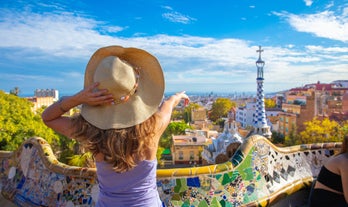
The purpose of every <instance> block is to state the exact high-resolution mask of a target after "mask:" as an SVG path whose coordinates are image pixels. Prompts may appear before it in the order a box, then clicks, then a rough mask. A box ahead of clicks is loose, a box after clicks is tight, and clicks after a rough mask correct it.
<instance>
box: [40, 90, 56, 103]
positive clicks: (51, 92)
mask: <svg viewBox="0 0 348 207" xmlns="http://www.w3.org/2000/svg"><path fill="white" fill-rule="evenodd" d="M34 96H35V97H53V101H58V100H59V92H58V90H55V89H36V90H35V91H34Z"/></svg>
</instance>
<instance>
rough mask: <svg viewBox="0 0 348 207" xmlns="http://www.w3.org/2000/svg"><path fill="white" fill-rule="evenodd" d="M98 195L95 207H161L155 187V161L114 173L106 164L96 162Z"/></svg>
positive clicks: (142, 162)
mask: <svg viewBox="0 0 348 207" xmlns="http://www.w3.org/2000/svg"><path fill="white" fill-rule="evenodd" d="M96 166H97V176H98V183H99V188H100V195H99V200H98V203H97V206H144V207H146V206H149V207H150V206H151V207H152V206H161V201H160V198H159V195H158V191H157V186H156V169H157V160H156V159H155V160H144V161H141V162H140V163H139V164H138V165H137V166H136V167H135V168H133V169H132V170H129V171H127V172H123V173H116V172H115V171H113V169H112V166H111V165H110V164H107V163H106V162H96Z"/></svg>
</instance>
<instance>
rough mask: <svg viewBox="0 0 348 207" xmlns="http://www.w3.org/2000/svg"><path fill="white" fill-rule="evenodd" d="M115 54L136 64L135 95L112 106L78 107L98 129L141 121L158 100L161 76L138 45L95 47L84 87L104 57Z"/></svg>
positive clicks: (118, 127) (129, 125)
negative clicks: (132, 46) (137, 71)
mask: <svg viewBox="0 0 348 207" xmlns="http://www.w3.org/2000/svg"><path fill="white" fill-rule="evenodd" d="M108 56H116V57H119V58H120V59H122V60H124V61H126V62H127V63H129V64H130V65H132V66H133V67H139V68H140V70H139V73H140V77H139V83H138V88H137V91H136V93H135V94H133V95H132V96H130V97H129V99H128V100H127V102H124V103H120V104H115V105H111V104H110V105H100V106H89V105H86V104H84V105H83V106H82V110H81V115H82V116H83V118H84V119H85V120H86V121H88V122H89V123H91V124H92V125H94V126H96V127H98V128H100V129H112V128H114V129H120V128H127V127H131V126H134V125H137V124H140V123H142V122H144V121H145V120H146V119H148V118H149V117H150V116H152V115H153V114H154V113H155V112H156V111H157V110H158V106H159V104H160V103H161V101H162V98H163V94H164V88H165V83H164V75H163V71H162V68H161V66H160V64H159V62H158V60H157V59H156V58H155V57H154V56H153V55H151V54H149V53H148V52H146V51H144V50H141V49H138V48H124V47H121V46H108V47H103V48H100V49H98V50H97V51H96V52H95V53H94V54H93V55H92V57H91V59H90V60H89V62H88V64H87V67H86V71H85V80H84V88H86V87H88V86H90V85H92V84H93V83H94V80H93V77H94V73H95V71H96V69H97V67H98V65H99V63H100V62H101V60H103V59H104V58H106V57H108Z"/></svg>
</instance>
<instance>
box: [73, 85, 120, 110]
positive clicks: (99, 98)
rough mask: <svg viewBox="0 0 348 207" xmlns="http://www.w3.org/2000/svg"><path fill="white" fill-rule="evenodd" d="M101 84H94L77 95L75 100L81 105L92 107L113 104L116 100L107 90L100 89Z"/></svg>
mask: <svg viewBox="0 0 348 207" xmlns="http://www.w3.org/2000/svg"><path fill="white" fill-rule="evenodd" d="M98 85H99V83H98V82H96V83H93V84H92V85H90V86H88V87H86V88H85V89H83V90H81V91H80V92H79V93H77V94H76V96H75V98H76V99H77V101H79V102H80V103H81V104H88V105H90V106H97V105H104V104H113V103H114V98H113V97H112V94H111V93H109V92H108V90H107V89H98V88H97V87H98Z"/></svg>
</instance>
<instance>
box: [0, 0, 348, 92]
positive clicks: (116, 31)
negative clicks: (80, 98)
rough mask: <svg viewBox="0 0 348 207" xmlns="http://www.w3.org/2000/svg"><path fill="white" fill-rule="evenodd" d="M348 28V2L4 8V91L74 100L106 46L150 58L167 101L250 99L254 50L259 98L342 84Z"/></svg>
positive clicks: (252, 0)
mask: <svg viewBox="0 0 348 207" xmlns="http://www.w3.org/2000/svg"><path fill="white" fill-rule="evenodd" d="M347 28H348V0H343V1H340V3H337V2H335V1H312V0H294V1H284V2H279V1H276V0H266V1H262V2H260V1H257V0H248V1H238V2H227V1H223V0H218V1H215V2H214V4H207V3H206V4H205V3H203V2H201V1H198V0H191V1H175V2H172V1H167V0H153V1H143V0H135V1H100V2H94V1H73V2H66V1H63V0H60V1H43V0H34V1H30V2H25V1H19V0H15V1H12V0H4V1H2V3H1V4H0V31H1V32H0V38H1V39H2V41H1V42H0V52H1V54H2V56H1V57H0V90H4V91H7V92H8V91H10V90H11V89H13V88H14V87H19V89H20V90H21V93H23V94H33V93H34V91H35V89H37V88H39V89H46V88H49V89H51V88H54V89H57V90H58V91H59V92H60V93H61V94H70V93H74V92H77V91H79V90H81V89H82V87H83V76H84V69H85V66H86V64H87V61H88V60H89V57H90V56H91V55H92V53H93V52H94V51H95V50H96V49H98V48H99V47H102V46H107V45H122V46H125V47H138V48H142V49H145V50H147V51H149V52H150V53H152V54H154V55H155V56H156V57H157V58H158V60H159V61H160V63H161V65H162V68H163V70H164V75H165V79H166V92H167V93H171V92H176V91H181V90H185V91H187V92H188V93H195V92H210V91H213V92H216V93H219V92H221V93H233V92H255V93H256V89H257V86H256V75H257V68H256V65H255V62H256V61H257V59H258V53H257V52H256V50H257V49H258V47H259V45H260V46H262V49H263V50H264V52H263V53H262V59H263V60H264V61H265V66H264V78H265V81H264V89H265V93H272V92H276V91H282V90H287V89H290V88H293V87H300V86H303V85H305V84H310V83H316V82H317V81H320V82H322V83H330V82H332V81H335V80H348V47H347V42H348V29H347Z"/></svg>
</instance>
